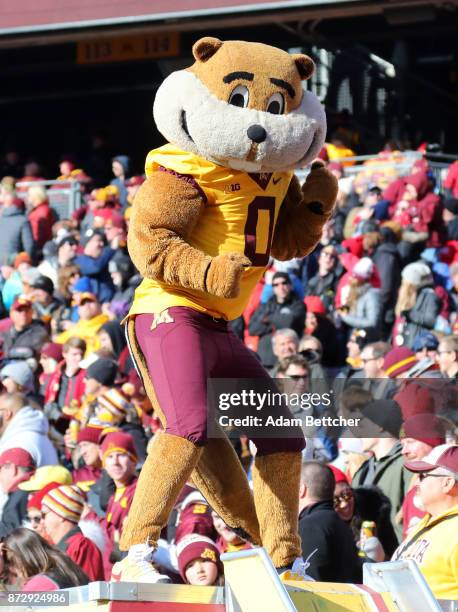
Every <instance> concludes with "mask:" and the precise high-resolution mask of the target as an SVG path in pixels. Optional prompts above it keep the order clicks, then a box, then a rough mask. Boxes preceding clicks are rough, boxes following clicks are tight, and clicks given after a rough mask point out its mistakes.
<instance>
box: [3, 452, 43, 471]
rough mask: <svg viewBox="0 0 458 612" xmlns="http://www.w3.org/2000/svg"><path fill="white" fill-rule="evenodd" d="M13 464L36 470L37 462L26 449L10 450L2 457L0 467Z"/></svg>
mask: <svg viewBox="0 0 458 612" xmlns="http://www.w3.org/2000/svg"><path fill="white" fill-rule="evenodd" d="M7 463H12V464H13V465H17V466H18V467H25V468H35V467H36V464H35V460H34V458H33V457H32V455H31V454H30V453H29V452H28V451H26V450H25V449H24V448H9V449H8V450H6V451H3V453H2V454H1V455H0V467H2V466H3V465H6V464H7Z"/></svg>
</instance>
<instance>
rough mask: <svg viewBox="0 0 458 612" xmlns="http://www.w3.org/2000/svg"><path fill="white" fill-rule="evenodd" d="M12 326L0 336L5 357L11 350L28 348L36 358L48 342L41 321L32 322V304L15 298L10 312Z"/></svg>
mask: <svg viewBox="0 0 458 612" xmlns="http://www.w3.org/2000/svg"><path fill="white" fill-rule="evenodd" d="M10 318H11V321H12V326H11V327H10V328H9V329H8V330H7V331H5V332H3V333H2V334H0V338H1V337H3V352H4V354H5V355H8V353H9V352H10V351H11V350H12V349H16V348H19V347H29V348H30V349H32V350H33V351H34V353H35V354H36V355H37V356H38V355H39V354H40V351H41V349H42V347H43V345H44V344H45V343H46V342H48V341H49V336H48V332H47V331H46V328H45V326H44V324H43V323H42V322H41V321H34V320H33V308H32V302H31V301H30V300H28V299H26V298H23V297H17V298H16V299H15V300H14V302H13V305H12V306H11V310H10Z"/></svg>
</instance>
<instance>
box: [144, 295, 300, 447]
mask: <svg viewBox="0 0 458 612" xmlns="http://www.w3.org/2000/svg"><path fill="white" fill-rule="evenodd" d="M168 314H169V315H170V317H168V318H167V319H170V318H171V319H172V320H173V322H171V321H169V322H161V323H159V324H158V325H157V326H156V327H155V328H154V329H151V326H152V323H153V320H154V315H152V314H140V315H137V316H136V317H135V335H136V338H137V341H138V344H139V346H140V349H141V351H142V353H143V356H144V358H145V361H146V364H147V367H148V373H149V376H150V379H151V382H152V385H153V388H154V390H155V393H156V397H157V400H158V402H159V405H160V407H161V410H162V412H163V413H164V416H165V418H166V421H167V423H166V432H167V433H170V434H173V435H176V436H180V437H182V438H186V439H187V440H190V441H191V442H193V443H194V444H197V445H202V444H205V442H206V440H207V418H208V409H207V379H208V378H233V379H240V378H243V379H250V378H251V379H264V380H265V381H266V388H267V387H271V388H273V382H272V380H271V378H270V377H269V375H268V373H267V372H266V371H265V369H264V368H263V367H262V365H261V364H260V362H259V361H258V360H257V359H256V357H255V356H254V355H253V354H252V353H251V352H250V351H249V350H248V349H247V347H246V346H245V345H244V344H243V343H242V342H241V341H240V340H239V339H238V338H237V337H236V336H235V335H234V333H233V332H232V330H231V329H230V328H229V327H228V323H227V322H226V321H224V320H222V319H214V318H213V317H211V316H209V315H207V314H204V313H200V312H198V311H196V310H193V309H192V308H186V307H183V306H176V307H173V308H169V309H168ZM247 410H249V408H247ZM276 410H277V412H274V413H273V414H274V416H280V415H282V416H285V417H291V414H290V413H289V410H288V409H287V408H286V407H283V408H279V409H276ZM255 414H256V413H255V411H254V410H253V415H255ZM246 433H247V435H249V432H248V431H247V432H246ZM254 442H255V444H256V447H257V452H258V454H259V455H263V454H270V453H273V452H294V451H301V450H302V449H303V448H304V447H305V440H304V437H303V434H302V430H301V429H300V428H295V430H294V437H291V433H290V435H289V437H276V438H272V437H269V438H260V437H257V438H256V439H255V440H254Z"/></svg>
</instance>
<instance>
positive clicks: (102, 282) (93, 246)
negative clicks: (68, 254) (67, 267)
mask: <svg viewBox="0 0 458 612" xmlns="http://www.w3.org/2000/svg"><path fill="white" fill-rule="evenodd" d="M81 246H82V247H83V249H84V250H83V254H82V255H78V257H76V259H75V263H76V265H77V266H79V268H80V272H81V275H82V276H87V277H88V278H90V279H91V283H92V284H93V291H94V292H95V293H96V295H97V298H98V299H99V300H100V302H102V303H103V302H109V301H110V300H111V298H112V297H113V293H114V285H113V281H112V280H111V276H110V273H109V271H108V262H109V261H110V259H111V258H112V257H113V255H114V253H115V252H114V250H113V249H112V248H111V247H105V235H104V233H103V232H102V231H101V230H92V229H90V230H87V231H86V233H85V234H83V236H82V238H81Z"/></svg>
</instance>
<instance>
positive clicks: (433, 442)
mask: <svg viewBox="0 0 458 612" xmlns="http://www.w3.org/2000/svg"><path fill="white" fill-rule="evenodd" d="M445 429H446V428H445V424H444V422H443V421H442V419H441V418H440V417H437V416H436V415H435V414H428V413H424V414H415V415H414V416H412V417H410V418H409V419H407V420H406V421H405V422H404V423H403V425H402V428H401V433H400V437H401V438H414V440H418V441H419V442H424V443H425V444H429V446H432V447H434V446H439V444H445Z"/></svg>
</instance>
